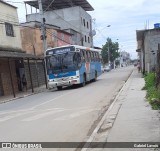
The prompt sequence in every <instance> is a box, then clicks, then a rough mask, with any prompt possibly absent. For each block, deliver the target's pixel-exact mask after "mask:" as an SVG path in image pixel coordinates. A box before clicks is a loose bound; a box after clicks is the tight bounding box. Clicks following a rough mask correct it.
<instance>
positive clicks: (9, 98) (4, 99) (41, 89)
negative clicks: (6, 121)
mask: <svg viewBox="0 0 160 151" xmlns="http://www.w3.org/2000/svg"><path fill="white" fill-rule="evenodd" d="M44 91H48V89H46V85H42V86H40V87H36V88H34V92H33V93H32V90H31V89H29V90H27V91H24V92H18V93H16V97H15V98H14V96H13V95H8V96H0V104H1V103H5V102H9V101H12V100H15V99H19V98H23V97H27V96H30V95H33V94H37V93H41V92H44Z"/></svg>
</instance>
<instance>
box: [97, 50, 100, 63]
mask: <svg viewBox="0 0 160 151" xmlns="http://www.w3.org/2000/svg"><path fill="white" fill-rule="evenodd" d="M97 57H98V62H100V56H99V53H98V52H97Z"/></svg>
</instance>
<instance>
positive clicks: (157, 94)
mask: <svg viewBox="0 0 160 151" xmlns="http://www.w3.org/2000/svg"><path fill="white" fill-rule="evenodd" d="M155 79H156V76H155V73H148V74H147V75H145V76H144V80H145V86H144V87H143V88H142V90H147V95H146V98H147V100H148V101H149V103H150V104H151V106H152V109H154V110H160V89H158V88H156V85H155Z"/></svg>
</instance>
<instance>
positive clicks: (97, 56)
mask: <svg viewBox="0 0 160 151" xmlns="http://www.w3.org/2000/svg"><path fill="white" fill-rule="evenodd" d="M96 62H98V52H96Z"/></svg>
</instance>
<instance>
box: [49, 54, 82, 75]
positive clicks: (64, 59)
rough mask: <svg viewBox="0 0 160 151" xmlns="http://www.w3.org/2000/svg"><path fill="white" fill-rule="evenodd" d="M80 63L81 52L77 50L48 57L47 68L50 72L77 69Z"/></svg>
mask: <svg viewBox="0 0 160 151" xmlns="http://www.w3.org/2000/svg"><path fill="white" fill-rule="evenodd" d="M79 63H80V54H79V53H77V52H67V53H63V54H56V55H52V56H50V57H48V58H47V69H48V73H49V74H54V73H61V72H68V71H75V70H77V69H78V66H79Z"/></svg>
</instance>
